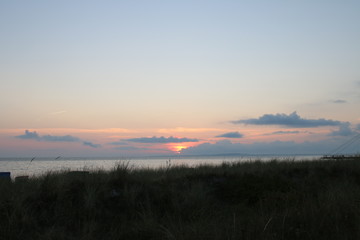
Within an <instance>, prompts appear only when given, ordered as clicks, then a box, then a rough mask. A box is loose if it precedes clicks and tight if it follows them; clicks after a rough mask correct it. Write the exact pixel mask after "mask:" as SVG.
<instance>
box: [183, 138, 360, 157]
mask: <svg viewBox="0 0 360 240" xmlns="http://www.w3.org/2000/svg"><path fill="white" fill-rule="evenodd" d="M341 139H342V138H336V139H329V140H323V141H314V142H308V141H306V142H302V143H297V142H294V141H273V142H255V143H251V144H242V143H232V142H230V141H229V140H223V141H219V142H216V143H203V144H199V145H197V146H193V147H189V148H186V149H183V150H182V151H181V155H184V156H186V155H221V154H224V155H226V154H250V155H258V154H265V155H266V154H274V155H281V154H284V155H292V156H294V155H298V154H299V155H304V154H314V155H318V154H319V155H322V154H328V153H330V152H332V151H333V150H334V149H336V148H338V147H339V146H340V145H341V144H343V141H341ZM357 151H358V147H356V146H351V147H350V148H348V149H346V152H347V153H356V152H357Z"/></svg>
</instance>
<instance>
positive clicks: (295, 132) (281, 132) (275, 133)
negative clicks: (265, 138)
mask: <svg viewBox="0 0 360 240" xmlns="http://www.w3.org/2000/svg"><path fill="white" fill-rule="evenodd" d="M299 133H301V132H300V131H276V132H272V133H269V134H267V135H282V134H299Z"/></svg>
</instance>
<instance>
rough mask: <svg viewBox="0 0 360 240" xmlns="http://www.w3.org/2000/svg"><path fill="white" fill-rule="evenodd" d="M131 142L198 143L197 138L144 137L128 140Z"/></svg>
mask: <svg viewBox="0 0 360 240" xmlns="http://www.w3.org/2000/svg"><path fill="white" fill-rule="evenodd" d="M126 141H129V142H136V143H182V142H198V141H199V140H198V139H195V138H177V137H167V138H166V137H155V136H154V137H142V138H130V139H126Z"/></svg>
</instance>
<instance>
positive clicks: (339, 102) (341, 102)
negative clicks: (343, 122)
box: [331, 99, 347, 104]
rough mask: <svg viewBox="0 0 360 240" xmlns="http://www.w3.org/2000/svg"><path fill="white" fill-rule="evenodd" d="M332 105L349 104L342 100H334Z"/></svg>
mask: <svg viewBox="0 0 360 240" xmlns="http://www.w3.org/2000/svg"><path fill="white" fill-rule="evenodd" d="M331 102H332V103H336V104H343V103H347V101H346V100H342V99H337V100H332V101H331Z"/></svg>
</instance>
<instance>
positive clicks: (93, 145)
mask: <svg viewBox="0 0 360 240" xmlns="http://www.w3.org/2000/svg"><path fill="white" fill-rule="evenodd" d="M83 145H85V146H89V147H92V148H99V147H101V145H100V144H94V143H92V142H87V141H83Z"/></svg>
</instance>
